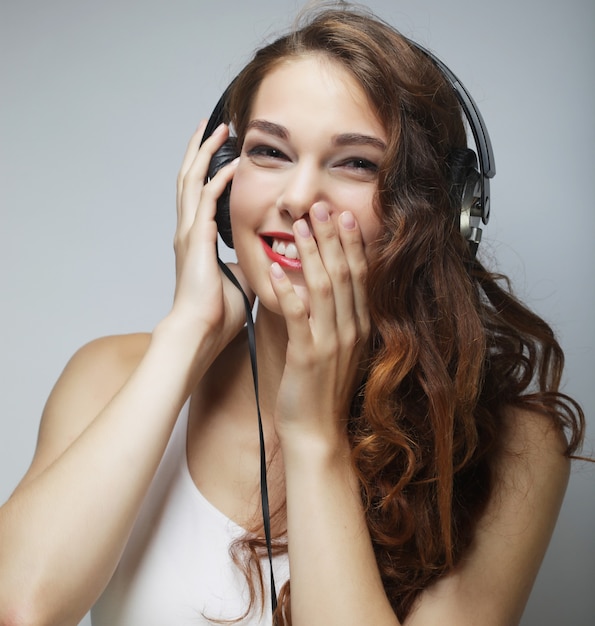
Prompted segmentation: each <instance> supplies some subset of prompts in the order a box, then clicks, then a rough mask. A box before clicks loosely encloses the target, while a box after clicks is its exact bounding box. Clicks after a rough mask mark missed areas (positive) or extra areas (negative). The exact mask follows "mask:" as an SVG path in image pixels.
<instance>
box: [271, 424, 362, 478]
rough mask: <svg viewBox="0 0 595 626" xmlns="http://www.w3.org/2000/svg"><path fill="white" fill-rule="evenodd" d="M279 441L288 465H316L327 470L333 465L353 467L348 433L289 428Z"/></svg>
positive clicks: (279, 435)
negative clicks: (324, 432) (325, 432)
mask: <svg viewBox="0 0 595 626" xmlns="http://www.w3.org/2000/svg"><path fill="white" fill-rule="evenodd" d="M277 434H278V437H279V443H280V447H281V451H282V454H283V459H284V462H285V465H286V469H287V466H288V465H290V466H296V467H300V466H308V467H310V468H313V467H314V466H316V467H318V468H321V469H322V470H327V469H330V468H332V467H340V466H344V467H346V466H349V467H351V446H350V444H349V439H348V437H347V434H346V433H338V432H337V433H332V434H331V433H327V434H323V433H320V432H312V431H299V430H298V429H297V428H296V429H292V431H291V432H288V431H287V430H286V431H285V432H284V433H283V434H282V435H281V434H279V433H277Z"/></svg>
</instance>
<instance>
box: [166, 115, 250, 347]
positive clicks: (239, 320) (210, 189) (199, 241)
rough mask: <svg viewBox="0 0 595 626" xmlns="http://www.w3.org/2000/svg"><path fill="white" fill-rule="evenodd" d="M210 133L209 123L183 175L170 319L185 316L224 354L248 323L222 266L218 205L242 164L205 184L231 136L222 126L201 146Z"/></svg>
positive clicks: (197, 137)
mask: <svg viewBox="0 0 595 626" xmlns="http://www.w3.org/2000/svg"><path fill="white" fill-rule="evenodd" d="M205 127H206V122H204V121H203V122H202V123H201V124H200V126H199V127H198V129H197V131H196V132H195V134H194V135H193V136H192V138H191V139H190V142H189V144H188V149H187V151H186V154H185V156H184V160H183V162H182V167H181V169H180V173H179V175H178V185H177V214H178V222H177V229H176V234H175V238H174V249H175V253H176V290H175V295H174V303H173V307H172V311H171V314H170V315H173V316H175V317H179V316H182V318H183V319H184V320H185V321H186V322H190V324H191V325H192V328H194V329H196V331H197V333H198V334H203V333H210V334H211V335H212V336H215V337H217V341H218V349H219V350H221V349H222V348H223V347H224V346H225V345H227V343H229V341H231V339H232V338H233V337H234V336H235V335H236V334H237V333H238V332H239V331H240V329H241V328H242V326H243V324H244V322H245V308H244V302H243V297H242V294H241V293H240V292H239V290H238V289H237V288H236V287H235V286H234V285H233V284H232V283H231V282H230V281H229V280H228V279H227V278H226V277H225V276H224V275H223V272H222V271H221V269H220V268H219V265H218V262H217V224H216V222H215V213H216V210H217V199H218V198H219V196H220V195H221V194H222V193H223V191H224V189H225V187H226V185H227V184H228V183H229V182H230V181H231V179H232V177H233V174H234V172H235V169H236V166H237V159H236V160H235V161H233V162H231V163H229V164H228V165H226V166H225V167H223V168H222V169H221V170H220V171H219V172H217V174H216V175H215V176H214V177H213V178H212V179H211V180H210V181H209V182H208V183H205V179H206V176H207V170H208V167H209V163H210V162H211V159H212V157H213V155H214V154H215V152H216V151H217V150H218V149H219V148H220V147H221V146H222V145H223V143H224V142H225V140H226V139H227V138H228V132H229V131H228V128H227V126H226V125H224V124H222V125H220V126H219V127H218V128H217V129H216V130H215V131H214V132H213V134H212V135H211V136H210V137H208V138H207V139H206V140H205V141H204V143H203V144H202V145H201V140H202V137H203V133H204V130H205ZM229 267H230V269H231V270H232V271H233V273H234V274H235V276H236V277H237V278H238V280H239V282H240V284H241V285H242V287H243V289H244V292H245V293H246V294H247V295H248V297H250V298H251V297H252V294H251V292H250V289H249V287H248V285H247V282H246V280H245V278H244V276H243V274H242V272H241V270H240V269H239V266H238V265H237V264H229ZM197 336H198V335H197ZM189 339H190V338H189Z"/></svg>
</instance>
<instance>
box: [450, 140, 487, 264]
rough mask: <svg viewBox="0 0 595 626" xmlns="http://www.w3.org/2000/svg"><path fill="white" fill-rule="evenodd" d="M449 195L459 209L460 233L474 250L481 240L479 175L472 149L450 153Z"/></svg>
mask: <svg viewBox="0 0 595 626" xmlns="http://www.w3.org/2000/svg"><path fill="white" fill-rule="evenodd" d="M449 167H450V176H451V197H452V199H453V204H454V206H455V207H457V209H458V211H459V229H460V231H461V235H462V236H463V237H464V238H465V239H467V241H469V243H470V245H471V247H472V250H473V251H474V252H475V250H476V249H477V245H478V244H479V242H480V240H481V228H480V223H481V207H480V206H479V204H478V203H479V201H480V200H481V176H480V174H479V172H478V171H477V156H476V154H475V152H473V150H470V149H469V148H463V149H460V150H455V151H454V152H452V153H451V155H450V159H449Z"/></svg>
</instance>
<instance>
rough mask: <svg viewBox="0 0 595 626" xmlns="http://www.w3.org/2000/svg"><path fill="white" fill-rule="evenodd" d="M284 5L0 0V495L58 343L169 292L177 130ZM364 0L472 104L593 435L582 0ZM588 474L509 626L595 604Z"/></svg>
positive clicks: (157, 307) (505, 230)
mask: <svg viewBox="0 0 595 626" xmlns="http://www.w3.org/2000/svg"><path fill="white" fill-rule="evenodd" d="M298 6H300V3H296V2H293V1H290V0H275V1H273V0H257V1H254V2H240V1H236V2H212V1H211V2H200V1H196V0H194V1H193V0H168V1H167V2H166V1H162V2H157V1H148V0H147V1H144V2H140V1H138V2H135V1H133V0H117V1H115V0H104V1H103V2H98V1H97V0H94V1H92V2H89V1H86V0H79V1H75V0H53V1H52V2H44V1H42V0H36V1H29V0H21V1H18V0H2V2H1V4H0V7H1V9H0V10H1V13H0V93H1V98H0V102H1V118H0V156H1V164H0V165H1V166H0V210H1V221H0V225H1V226H0V273H1V274H0V280H1V282H0V284H1V294H2V295H1V297H2V306H1V309H0V385H1V387H0V389H1V393H0V501H4V500H5V499H6V498H7V497H8V496H9V494H10V492H11V490H12V489H13V488H14V486H15V485H16V483H17V481H18V480H19V478H20V476H21V475H22V474H23V473H24V472H25V470H26V468H27V465H28V463H29V461H30V458H31V455H32V453H33V449H34V445H35V438H36V431H37V424H38V420H39V415H40V413H41V410H42V407H43V404H44V401H45V398H46V397H47V394H48V393H49V391H50V389H51V386H52V385H53V382H54V381H55V379H56V377H57V376H58V375H59V373H60V371H61V369H62V367H63V366H64V364H65V363H66V361H67V360H68V358H69V357H70V355H71V354H72V353H73V352H74V351H75V350H76V349H77V348H78V347H79V346H80V345H81V344H83V343H85V342H87V341H88V340H90V339H91V338H94V337H96V336H99V335H104V334H112V333H123V332H131V331H135V330H150V329H151V328H152V327H153V326H154V325H155V323H156V322H157V321H158V320H159V319H160V317H161V316H162V315H164V314H165V313H166V312H167V310H168V306H169V304H170V302H171V296H172V287H173V253H172V237H173V231H174V221H175V220H174V217H175V211H174V186H175V177H176V172H177V168H178V165H179V163H180V161H181V157H182V154H183V152H184V149H185V145H186V142H187V140H188V138H189V136H190V134H191V133H192V131H193V129H194V127H195V126H196V125H197V123H198V121H199V119H200V118H201V117H203V116H206V115H208V113H209V111H210V109H211V108H212V106H213V104H214V102H215V101H216V99H217V97H218V95H219V94H220V92H221V91H222V89H223V88H224V87H225V85H226V84H227V82H228V80H229V79H230V78H231V77H232V76H233V75H234V73H235V72H236V71H237V70H238V69H239V68H240V67H241V66H242V64H243V63H244V62H245V61H246V60H247V58H248V56H249V54H250V52H251V51H252V50H253V49H254V48H255V47H256V46H257V45H258V44H259V43H261V42H262V41H263V39H264V38H265V37H267V36H270V35H272V34H274V33H277V32H279V31H280V30H282V29H283V28H284V26H286V25H287V24H288V23H289V22H290V20H291V18H292V17H293V15H294V14H295V11H296V9H297V8H298ZM369 6H370V7H371V8H372V9H374V10H375V11H376V12H378V13H379V14H380V15H381V16H382V17H384V18H385V19H387V20H388V21H390V22H391V23H393V24H394V25H396V26H398V27H399V28H400V29H401V30H402V31H403V32H404V33H405V34H408V35H410V36H412V37H414V38H416V39H417V40H418V41H420V42H421V43H423V44H425V45H427V46H428V47H430V48H432V49H433V50H435V51H437V52H438V53H439V55H440V56H441V57H442V58H443V59H444V60H445V61H446V62H447V63H448V64H449V65H450V66H451V67H452V68H453V69H454V71H455V72H456V73H457V74H458V75H459V77H460V78H461V79H462V80H463V82H464V83H465V84H466V86H467V87H468V88H469V89H470V90H471V92H472V93H473V94H474V96H475V98H476V100H477V101H478V104H479V105H480V108H481V110H482V113H483V115H484V117H485V119H486V121H487V123H488V127H489V129H490V133H491V136H492V139H493V144H494V150H495V154H496V160H497V166H498V175H497V176H496V178H495V181H494V183H493V187H492V198H493V203H492V207H493V218H492V221H491V223H490V226H489V229H488V230H487V232H486V237H485V241H484V244H483V246H482V248H483V254H484V256H488V257H492V256H493V257H494V258H497V259H498V261H497V267H498V268H499V269H501V270H502V271H504V272H505V273H507V274H509V275H510V276H511V277H512V279H513V281H514V284H515V287H516V290H517V292H518V293H519V294H520V295H521V296H522V297H523V298H524V299H525V300H526V301H528V302H529V303H530V304H531V305H532V306H533V307H534V308H535V309H536V310H537V311H538V312H539V313H540V314H542V315H543V316H544V317H545V318H546V319H547V320H548V321H550V322H551V323H553V325H554V327H555V328H556V329H557V331H558V332H559V334H560V337H561V340H562V343H563V346H564V348H565V350H566V355H567V370H566V383H565V390H566V391H567V392H568V393H569V394H571V395H573V396H574V397H575V398H577V399H578V400H579V401H580V402H582V404H583V406H584V408H585V411H586V413H587V416H588V420H589V422H590V425H589V427H590V431H589V433H588V439H587V444H586V450H585V451H586V453H588V454H592V453H593V450H594V448H595V446H594V445H593V442H594V434H595V424H594V423H593V411H594V409H595V391H594V388H595V385H594V383H595V380H594V372H595V349H594V346H595V335H594V330H593V320H594V319H595V281H594V280H593V270H594V269H595V258H594V253H593V245H592V238H593V235H594V234H595V212H594V210H593V209H594V207H593V192H592V188H591V185H592V183H593V177H594V175H595V171H594V167H593V165H594V163H595V158H594V156H595V155H594V151H595V148H594V147H595V125H594V121H593V119H594V113H595V71H594V67H593V66H594V62H593V61H594V58H595V56H594V53H595V49H594V48H595V43H594V42H595V3H594V2H593V0H567V1H566V2H554V1H552V0H550V1H549V2H544V1H543V0H523V1H522V2H519V1H518V0H515V1H512V0H500V1H499V2H492V3H487V2H477V0H476V1H474V2H472V1H470V0H449V1H448V2H443V0H400V1H399V0H385V1H383V0H377V1H371V2H369ZM494 262H496V261H495V260H494ZM594 478H595V470H594V469H593V468H592V467H591V466H588V465H587V464H581V463H579V464H576V465H575V467H574V471H573V476H572V479H571V483H570V487H569V491H568V494H567V498H566V501H565V505H564V508H563V511H562V513H561V517H560V521H559V524H558V527H557V530H556V533H555V536H554V539H553V541H552V544H551V547H550V550H549V552H548V555H547V557H546V561H545V564H544V566H543V568H542V571H541V573H540V575H539V579H538V581H537V583H536V586H535V590H534V593H533V595H532V598H531V600H530V602H529V606H528V608H527V611H526V614H525V618H524V620H523V624H524V625H525V626H529V625H536V626H537V625H540V626H541V625H549V624H552V625H553V624H564V625H566V624H571V625H584V626H587V624H589V625H590V624H593V623H594V621H593V620H594V619H595V593H594V583H595V540H594V533H595V480H594ZM90 532H92V529H90ZM488 566H489V565H488ZM84 623H87V622H84Z"/></svg>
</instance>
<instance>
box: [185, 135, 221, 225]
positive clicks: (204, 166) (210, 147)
mask: <svg viewBox="0 0 595 626" xmlns="http://www.w3.org/2000/svg"><path fill="white" fill-rule="evenodd" d="M227 136H228V128H227V126H226V125H225V124H221V125H219V126H218V127H217V128H216V129H215V131H214V132H213V134H212V135H211V136H210V137H209V138H208V139H206V140H205V141H204V143H203V144H202V145H201V146H200V148H198V151H197V152H196V154H195V156H194V159H193V160H192V162H191V163H190V166H189V167H188V169H187V170H186V171H185V173H184V174H183V176H182V177H181V180H179V182H178V189H179V206H180V210H179V221H178V226H179V228H180V229H181V231H182V232H186V231H187V229H188V228H190V226H191V225H192V223H193V222H194V217H195V215H196V210H197V208H198V203H199V200H200V197H201V192H202V188H203V185H204V181H205V178H206V176H207V170H208V167H209V163H210V162H211V159H212V158H213V155H214V154H215V152H216V151H217V150H218V149H219V148H220V147H221V146H222V145H223V143H224V142H225V140H226V139H227Z"/></svg>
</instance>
